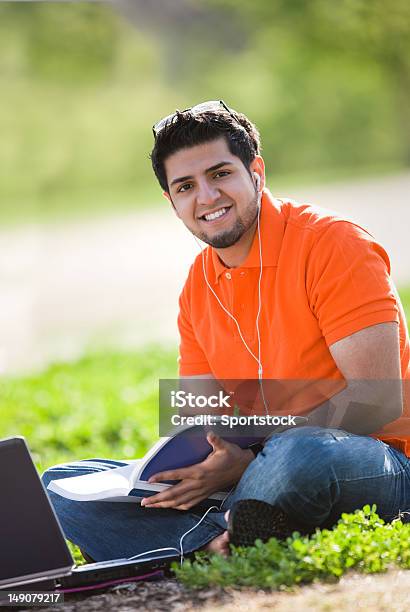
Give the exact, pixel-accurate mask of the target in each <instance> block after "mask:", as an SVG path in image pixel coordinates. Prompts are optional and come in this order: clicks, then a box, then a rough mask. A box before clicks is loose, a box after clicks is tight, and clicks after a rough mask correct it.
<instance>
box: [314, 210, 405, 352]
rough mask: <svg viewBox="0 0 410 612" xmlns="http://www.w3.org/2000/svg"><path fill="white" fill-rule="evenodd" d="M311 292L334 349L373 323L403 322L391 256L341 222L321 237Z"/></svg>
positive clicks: (361, 230) (375, 243)
mask: <svg viewBox="0 0 410 612" xmlns="http://www.w3.org/2000/svg"><path fill="white" fill-rule="evenodd" d="M306 288H307V294H308V299H309V305H310V308H311V310H312V312H313V313H314V315H315V316H316V318H317V320H318V323H319V327H320V329H321V331H322V334H323V336H324V338H325V340H326V343H327V345H328V346H330V345H331V344H333V343H334V342H337V341H338V340H341V339H342V338H345V337H347V336H350V335H351V334H354V333H355V332H357V331H359V330H361V329H363V328H365V327H369V326H371V325H376V324H378V323H387V322H392V321H395V322H397V323H399V309H398V305H397V301H396V293H395V289H394V285H393V283H392V281H391V279H390V262H389V258H388V255H387V253H386V251H385V250H384V249H383V247H381V246H380V245H379V244H378V243H377V242H375V240H374V239H373V237H372V236H371V235H370V234H368V233H367V232H366V231H365V230H363V229H362V228H360V227H359V226H357V225H355V224H353V223H350V222H346V221H336V222H334V223H332V225H331V226H330V227H329V228H328V229H327V230H325V231H324V232H323V234H321V236H320V237H319V238H318V239H317V241H316V243H315V244H314V246H313V248H312V250H311V253H310V256H309V258H308V262H307V270H306Z"/></svg>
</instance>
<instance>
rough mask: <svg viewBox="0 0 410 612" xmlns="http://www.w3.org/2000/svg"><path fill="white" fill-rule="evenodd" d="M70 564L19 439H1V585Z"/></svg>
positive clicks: (66, 549) (39, 481) (34, 473)
mask: <svg viewBox="0 0 410 612" xmlns="http://www.w3.org/2000/svg"><path fill="white" fill-rule="evenodd" d="M72 565H73V560H72V557H71V554H70V551H69V549H68V547H67V544H66V542H65V539H64V536H63V534H62V531H61V528H60V525H59V523H58V520H57V517H56V515H55V513H54V510H53V508H52V506H51V503H50V501H49V499H48V497H47V494H46V492H45V489H44V487H43V484H42V482H41V480H40V478H39V476H38V473H37V470H36V468H35V466H34V464H33V461H32V459H31V457H30V453H29V451H28V448H27V446H26V443H25V441H24V439H23V438H10V439H7V440H2V441H0V586H3V585H5V584H7V583H12V582H14V579H16V578H22V577H29V576H31V577H34V575H36V574H43V575H44V576H47V575H48V574H50V573H52V574H53V575H54V574H55V572H56V570H60V569H61V570H62V571H61V574H62V573H65V572H64V571H63V570H64V569H66V568H67V567H69V566H72Z"/></svg>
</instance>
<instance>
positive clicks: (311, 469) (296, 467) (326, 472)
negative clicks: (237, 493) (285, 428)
mask: <svg viewBox="0 0 410 612" xmlns="http://www.w3.org/2000/svg"><path fill="white" fill-rule="evenodd" d="M286 433H287V432H286ZM279 435H281V434H279ZM334 442H335V438H334V436H333V435H332V434H331V433H330V432H329V430H325V429H316V428H310V427H309V428H306V431H305V432H303V431H302V429H300V430H299V431H298V432H297V434H296V435H295V434H294V435H285V436H283V437H282V438H279V436H278V438H277V439H275V437H273V438H272V439H271V440H269V441H268V443H267V446H266V448H265V450H264V454H265V457H266V459H267V460H268V461H269V463H271V465H272V467H271V470H272V471H273V470H274V471H275V472H276V474H277V475H278V480H279V486H280V487H281V488H283V489H288V490H292V491H306V490H307V489H316V490H317V489H318V488H322V487H325V486H327V485H328V484H329V482H330V480H331V479H332V478H333V476H334V472H335V471H337V469H336V466H337V463H338V462H339V460H340V459H342V457H341V453H340V452H339V449H338V445H337V444H334Z"/></svg>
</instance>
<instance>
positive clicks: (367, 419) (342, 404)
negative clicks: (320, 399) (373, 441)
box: [307, 380, 402, 435]
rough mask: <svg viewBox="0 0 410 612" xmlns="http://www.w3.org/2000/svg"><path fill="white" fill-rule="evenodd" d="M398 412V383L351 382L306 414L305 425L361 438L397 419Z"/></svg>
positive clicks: (399, 386)
mask: <svg viewBox="0 0 410 612" xmlns="http://www.w3.org/2000/svg"><path fill="white" fill-rule="evenodd" d="M401 413H402V388H401V381H400V380H397V381H396V380H388V381H386V380H372V381H370V380H366V381H363V380H353V381H349V382H348V385H347V387H346V388H345V389H343V391H341V392H340V393H337V394H336V395H335V396H333V397H332V398H331V399H330V400H328V401H327V402H325V403H324V404H321V405H320V406H318V407H317V408H315V409H314V410H313V411H312V412H311V413H310V414H308V415H307V416H308V422H307V425H320V426H322V427H333V428H338V429H344V430H345V431H350V432H352V433H355V434H361V435H365V434H371V433H374V432H375V431H378V430H379V429H381V428H382V427H383V425H386V424H387V423H390V422H391V421H394V420H396V419H397V418H399V417H400V416H401Z"/></svg>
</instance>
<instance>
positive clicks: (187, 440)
mask: <svg viewBox="0 0 410 612" xmlns="http://www.w3.org/2000/svg"><path fill="white" fill-rule="evenodd" d="M212 430H213V431H215V433H219V432H218V431H216V430H215V428H212ZM208 431H209V428H206V427H204V426H203V425H194V426H191V427H180V428H178V429H177V430H175V432H174V434H173V435H172V436H169V437H164V438H160V439H159V441H158V442H157V443H156V444H155V445H154V446H153V447H152V448H151V449H150V450H149V451H148V453H147V454H146V455H145V456H144V457H143V458H142V459H137V460H134V461H130V462H128V463H127V465H124V466H122V467H118V468H113V469H108V470H105V471H102V472H94V473H92V474H86V475H83V476H74V477H71V478H62V479H59V480H52V481H51V482H50V483H49V485H48V487H47V488H48V490H50V491H53V492H54V493H57V494H58V495H61V496H62V497H66V498H68V499H72V500H76V501H97V500H98V501H110V502H118V501H120V502H124V501H125V502H140V500H141V499H142V498H143V497H149V496H150V495H154V494H155V493H158V492H159V491H164V490H165V489H167V488H168V487H170V486H171V485H172V484H175V483H172V482H164V483H152V484H151V483H148V482H147V480H148V479H149V478H150V477H151V476H153V475H154V474H158V473H159V472H163V471H165V470H174V469H177V468H183V467H187V466H190V465H194V464H195V463H199V462H201V461H203V460H204V459H206V457H207V456H208V455H209V453H210V452H211V451H212V447H211V445H210V444H209V443H208V441H207V439H206V435H207V433H208ZM221 437H225V436H221ZM225 439H226V440H227V441H229V442H232V443H234V444H238V445H239V446H240V447H241V448H247V447H248V446H249V445H251V444H254V443H256V442H261V441H262V439H263V438H262V437H261V436H255V435H253V436H252V435H251V436H248V435H247V436H244V435H240V434H239V432H238V434H237V435H235V434H234V435H229V437H225ZM226 494H227V492H226V491H220V492H217V493H213V494H212V496H210V498H209V502H210V504H209V505H212V501H214V502H215V501H216V500H223V499H224V498H225V497H226ZM205 505H206V504H205Z"/></svg>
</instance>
